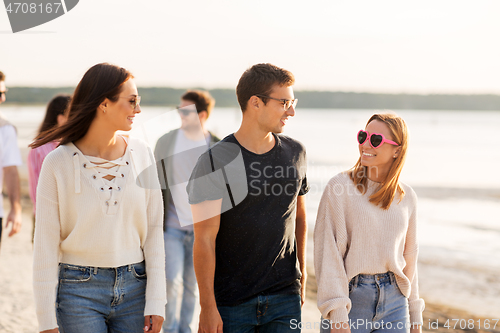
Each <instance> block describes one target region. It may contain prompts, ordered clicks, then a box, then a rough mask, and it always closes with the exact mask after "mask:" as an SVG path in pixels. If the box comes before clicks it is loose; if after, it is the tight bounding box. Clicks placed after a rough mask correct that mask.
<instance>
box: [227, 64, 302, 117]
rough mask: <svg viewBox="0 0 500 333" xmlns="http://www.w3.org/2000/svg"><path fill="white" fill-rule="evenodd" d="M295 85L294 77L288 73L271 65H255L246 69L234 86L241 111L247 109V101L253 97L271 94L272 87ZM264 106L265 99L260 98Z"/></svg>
mask: <svg viewBox="0 0 500 333" xmlns="http://www.w3.org/2000/svg"><path fill="white" fill-rule="evenodd" d="M294 83H295V77H294V76H293V74H292V73H291V72H290V71H287V70H286V69H283V68H280V67H278V66H274V65H272V64H257V65H253V66H252V67H250V68H249V69H247V70H246V71H245V72H244V73H243V75H242V76H241V77H240V81H239V82H238V86H236V97H237V98H238V103H239V104H240V107H241V111H243V112H244V111H245V110H246V108H247V103H248V100H249V99H250V98H251V97H252V96H254V95H266V96H269V94H271V93H272V89H273V86H274V85H279V86H280V87H290V86H292V85H293V84H294ZM261 99H262V102H264V104H266V103H267V98H261Z"/></svg>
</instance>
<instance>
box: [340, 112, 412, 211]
mask: <svg viewBox="0 0 500 333" xmlns="http://www.w3.org/2000/svg"><path fill="white" fill-rule="evenodd" d="M374 120H379V121H381V122H383V123H384V124H386V125H387V127H389V130H390V131H391V135H392V138H393V140H394V141H395V142H396V143H398V144H399V148H400V151H399V154H398V155H397V157H396V158H395V159H394V161H393V163H392V165H391V167H390V169H389V172H388V173H387V176H386V178H385V180H383V181H382V182H381V183H380V185H379V187H378V188H377V190H376V191H375V193H373V194H372V195H371V196H370V202H371V203H373V204H374V205H376V206H378V205H381V207H382V209H389V207H390V206H391V203H392V201H393V200H394V197H395V196H396V192H398V193H399V201H401V200H402V199H403V197H404V195H405V191H404V190H403V188H402V187H401V185H400V184H399V176H400V174H401V171H402V170H403V165H404V163H405V160H406V151H407V148H408V128H407V127H406V123H405V122H404V120H403V119H402V118H401V117H399V116H397V115H396V114H390V113H383V114H374V115H373V116H371V118H370V119H369V120H368V122H367V123H366V125H367V126H368V124H369V123H371V122H372V121H374ZM349 176H350V177H351V179H352V181H353V182H354V184H355V185H356V188H357V189H358V190H359V191H360V192H361V193H363V194H364V193H365V192H366V189H367V182H368V176H367V167H365V166H363V165H361V157H360V158H359V159H358V161H357V162H356V164H355V165H354V167H352V169H350V170H349Z"/></svg>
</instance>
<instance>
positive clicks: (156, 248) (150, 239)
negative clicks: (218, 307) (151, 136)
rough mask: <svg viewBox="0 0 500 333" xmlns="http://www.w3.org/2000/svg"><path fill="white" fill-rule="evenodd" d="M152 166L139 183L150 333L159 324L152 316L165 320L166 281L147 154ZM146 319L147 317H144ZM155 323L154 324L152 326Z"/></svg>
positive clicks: (157, 195)
mask: <svg viewBox="0 0 500 333" xmlns="http://www.w3.org/2000/svg"><path fill="white" fill-rule="evenodd" d="M150 159H151V161H152V165H151V166H150V167H149V168H148V170H147V171H146V172H148V175H147V177H145V178H144V179H146V180H147V181H146V182H145V183H144V184H143V186H145V187H146V189H145V190H146V192H147V202H146V205H147V207H146V213H147V224H148V232H147V236H146V240H145V242H144V248H143V251H144V259H145V261H146V274H147V285H146V307H145V309H144V316H145V317H148V316H151V319H153V327H152V332H159V331H160V329H161V323H159V322H158V319H160V318H155V316H158V317H161V319H162V320H161V321H162V322H163V318H164V317H165V304H166V303H167V299H166V297H167V296H166V295H167V290H166V278H165V248H164V245H163V200H162V196H161V190H160V185H159V182H158V175H157V171H156V165H155V164H154V163H155V162H154V158H153V156H152V154H150ZM146 319H149V318H146ZM155 322H156V324H155Z"/></svg>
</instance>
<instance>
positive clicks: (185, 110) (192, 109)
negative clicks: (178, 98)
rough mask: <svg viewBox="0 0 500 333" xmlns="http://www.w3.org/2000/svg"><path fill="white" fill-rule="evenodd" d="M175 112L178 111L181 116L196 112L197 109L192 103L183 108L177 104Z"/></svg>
mask: <svg viewBox="0 0 500 333" xmlns="http://www.w3.org/2000/svg"><path fill="white" fill-rule="evenodd" d="M177 112H179V113H180V114H182V115H183V116H189V114H190V113H192V112H197V111H196V107H194V104H193V105H189V106H185V107H183V108H181V107H180V106H177Z"/></svg>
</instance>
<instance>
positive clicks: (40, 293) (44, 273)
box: [33, 159, 61, 331]
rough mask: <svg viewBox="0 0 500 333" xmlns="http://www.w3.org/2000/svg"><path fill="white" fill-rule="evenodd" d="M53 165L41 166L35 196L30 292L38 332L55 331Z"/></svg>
mask: <svg viewBox="0 0 500 333" xmlns="http://www.w3.org/2000/svg"><path fill="white" fill-rule="evenodd" d="M54 162H57V161H52V160H50V159H48V160H47V161H46V163H44V164H43V166H42V170H41V172H40V178H39V184H40V186H39V191H38V193H37V209H36V221H37V223H36V228H35V239H34V247H33V291H34V295H35V307H36V313H37V317H38V324H39V330H40V331H44V330H49V329H54V328H56V327H57V320H56V309H55V302H56V289H57V283H58V270H59V244H60V241H61V239H60V238H61V237H60V232H61V225H60V218H59V203H58V202H59V200H58V196H59V194H58V190H57V181H56V177H55V174H54V170H55V168H54V166H55V163H54Z"/></svg>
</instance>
